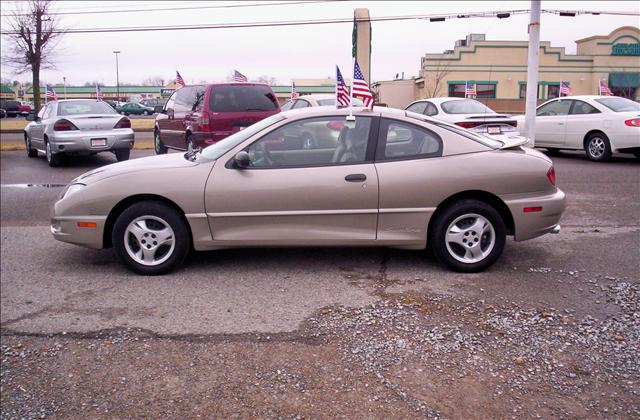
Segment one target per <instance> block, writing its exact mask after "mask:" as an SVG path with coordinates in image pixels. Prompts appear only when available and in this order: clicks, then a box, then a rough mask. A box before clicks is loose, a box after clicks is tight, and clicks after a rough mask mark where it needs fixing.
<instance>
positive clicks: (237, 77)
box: [233, 70, 248, 83]
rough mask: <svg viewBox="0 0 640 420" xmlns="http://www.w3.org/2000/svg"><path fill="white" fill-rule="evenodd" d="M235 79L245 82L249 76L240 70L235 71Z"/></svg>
mask: <svg viewBox="0 0 640 420" xmlns="http://www.w3.org/2000/svg"><path fill="white" fill-rule="evenodd" d="M233 81H234V82H239V83H245V82H247V81H248V79H247V76H245V75H244V74H242V73H240V72H239V71H238V70H234V71H233Z"/></svg>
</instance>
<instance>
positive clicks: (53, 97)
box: [46, 85, 58, 101]
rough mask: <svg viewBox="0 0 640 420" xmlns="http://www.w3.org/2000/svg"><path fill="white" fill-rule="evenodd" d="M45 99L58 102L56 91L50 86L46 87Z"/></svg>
mask: <svg viewBox="0 0 640 420" xmlns="http://www.w3.org/2000/svg"><path fill="white" fill-rule="evenodd" d="M46 98H47V99H48V100H52V101H57V100H58V95H56V91H55V90H54V89H53V86H51V85H47V94H46Z"/></svg>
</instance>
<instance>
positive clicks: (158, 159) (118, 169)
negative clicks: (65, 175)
mask: <svg viewBox="0 0 640 420" xmlns="http://www.w3.org/2000/svg"><path fill="white" fill-rule="evenodd" d="M197 165H200V163H198V162H193V161H190V160H187V159H185V158H184V154H183V153H171V154H167V155H160V156H149V157H144V158H139V159H131V160H127V161H124V162H118V163H113V164H111V165H107V166H103V167H101V168H97V169H94V170H92V171H89V172H86V173H84V174H82V175H80V176H79V177H77V178H76V179H74V180H73V181H71V183H74V182H81V183H83V184H87V183H90V182H96V181H100V180H103V179H106V178H111V177H113V176H117V175H123V174H131V173H137V172H144V171H148V170H155V169H171V168H175V169H178V168H190V167H193V166H197Z"/></svg>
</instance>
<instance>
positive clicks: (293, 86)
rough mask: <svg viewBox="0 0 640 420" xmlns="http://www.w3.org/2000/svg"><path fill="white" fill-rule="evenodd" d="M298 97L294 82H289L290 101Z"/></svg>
mask: <svg viewBox="0 0 640 420" xmlns="http://www.w3.org/2000/svg"><path fill="white" fill-rule="evenodd" d="M297 97H298V91H297V90H296V82H294V81H291V99H295V98H297Z"/></svg>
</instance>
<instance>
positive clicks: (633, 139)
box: [517, 95, 640, 162]
mask: <svg viewBox="0 0 640 420" xmlns="http://www.w3.org/2000/svg"><path fill="white" fill-rule="evenodd" d="M517 119H518V124H519V128H520V131H521V132H523V133H526V126H525V124H524V116H519V117H517ZM535 145H536V146H539V147H544V148H546V149H548V150H549V151H550V152H555V151H557V150H561V149H567V150H570V149H572V150H584V151H586V152H587V157H588V158H589V159H591V160H593V161H598V162H603V161H606V160H608V159H609V158H610V157H611V153H613V152H619V153H633V154H634V155H635V156H636V157H640V104H639V103H637V102H634V101H632V100H630V99H626V98H621V97H618V96H598V95H584V96H564V97H562V98H556V99H552V100H550V101H547V102H545V103H544V104H542V105H540V106H539V107H538V108H537V110H536V131H535Z"/></svg>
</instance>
